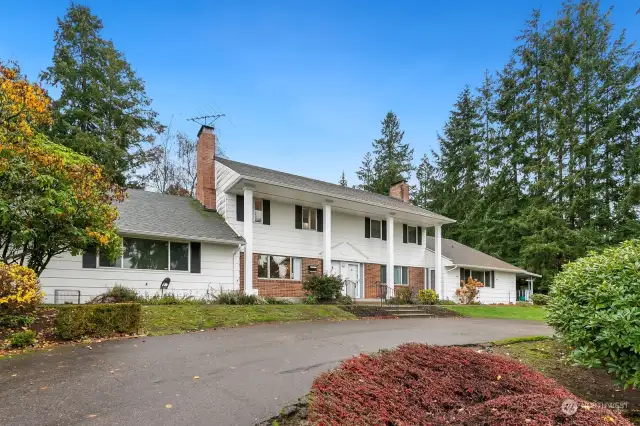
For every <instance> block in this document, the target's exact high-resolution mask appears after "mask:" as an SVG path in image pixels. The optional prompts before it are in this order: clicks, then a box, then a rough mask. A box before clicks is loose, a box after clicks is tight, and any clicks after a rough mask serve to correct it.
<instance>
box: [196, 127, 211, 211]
mask: <svg viewBox="0 0 640 426" xmlns="http://www.w3.org/2000/svg"><path fill="white" fill-rule="evenodd" d="M215 152H216V135H214V134H213V127H209V126H202V127H201V128H200V132H198V146H197V148H196V156H197V158H196V168H197V170H198V176H197V180H196V199H197V200H198V201H200V203H201V204H202V205H203V206H204V207H205V208H206V209H208V210H215V209H216V181H215V179H216V178H215V171H216V170H215V160H214V155H215Z"/></svg>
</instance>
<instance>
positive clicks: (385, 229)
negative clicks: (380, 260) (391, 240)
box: [382, 220, 387, 241]
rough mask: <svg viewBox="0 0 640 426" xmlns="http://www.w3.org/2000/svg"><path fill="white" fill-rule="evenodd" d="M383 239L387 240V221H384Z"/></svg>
mask: <svg viewBox="0 0 640 426" xmlns="http://www.w3.org/2000/svg"><path fill="white" fill-rule="evenodd" d="M382 241H387V221H386V220H383V221H382Z"/></svg>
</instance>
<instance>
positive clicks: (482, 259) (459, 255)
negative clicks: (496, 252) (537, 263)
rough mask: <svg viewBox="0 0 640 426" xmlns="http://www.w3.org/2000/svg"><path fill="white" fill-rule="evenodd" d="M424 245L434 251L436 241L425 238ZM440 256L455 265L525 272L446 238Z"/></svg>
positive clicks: (432, 238)
mask: <svg viewBox="0 0 640 426" xmlns="http://www.w3.org/2000/svg"><path fill="white" fill-rule="evenodd" d="M426 244H427V248H428V249H430V250H435V246H436V239H435V238H434V237H427V239H426ZM442 255H443V256H444V257H447V258H449V259H451V261H452V262H453V263H454V264H456V265H464V266H479V267H484V268H494V269H508V270H512V271H514V272H522V273H525V272H526V271H525V270H524V269H522V268H518V267H517V266H514V265H511V264H509V263H507V262H505V261H503V260H500V259H498V258H497V257H493V256H489V255H488V254H485V253H482V252H481V251H478V250H476V249H472V248H471V247H469V246H465V245H464V244H460V243H459V242H457V241H453V240H449V239H447V238H443V239H442Z"/></svg>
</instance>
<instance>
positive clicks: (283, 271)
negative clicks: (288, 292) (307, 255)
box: [258, 254, 302, 280]
mask: <svg viewBox="0 0 640 426" xmlns="http://www.w3.org/2000/svg"><path fill="white" fill-rule="evenodd" d="M301 275H302V259H300V258H298V257H289V256H276V255H271V254H261V255H259V256H258V278H262V279H275V280H300V279H301Z"/></svg>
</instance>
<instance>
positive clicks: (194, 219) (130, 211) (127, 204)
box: [116, 189, 244, 244]
mask: <svg viewBox="0 0 640 426" xmlns="http://www.w3.org/2000/svg"><path fill="white" fill-rule="evenodd" d="M127 194H128V197H127V198H126V199H125V200H124V201H123V202H122V203H120V204H118V205H117V208H118V213H119V217H118V220H117V221H116V225H117V226H118V229H119V231H120V232H122V233H125V234H126V233H130V234H138V235H149V236H156V237H168V238H171V237H174V238H184V239H188V240H192V241H208V242H222V243H236V244H238V243H242V242H243V241H244V240H243V239H242V237H239V236H238V235H237V234H236V233H235V232H234V230H233V229H231V227H230V226H229V225H228V224H227V223H226V222H225V221H224V219H223V218H222V216H220V215H219V214H218V213H216V212H208V211H205V210H204V208H203V207H202V205H201V204H200V203H199V202H198V201H196V200H194V199H192V198H190V197H178V196H175V195H166V194H160V193H157V192H150V191H142V190H139V189H129V190H127Z"/></svg>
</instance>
